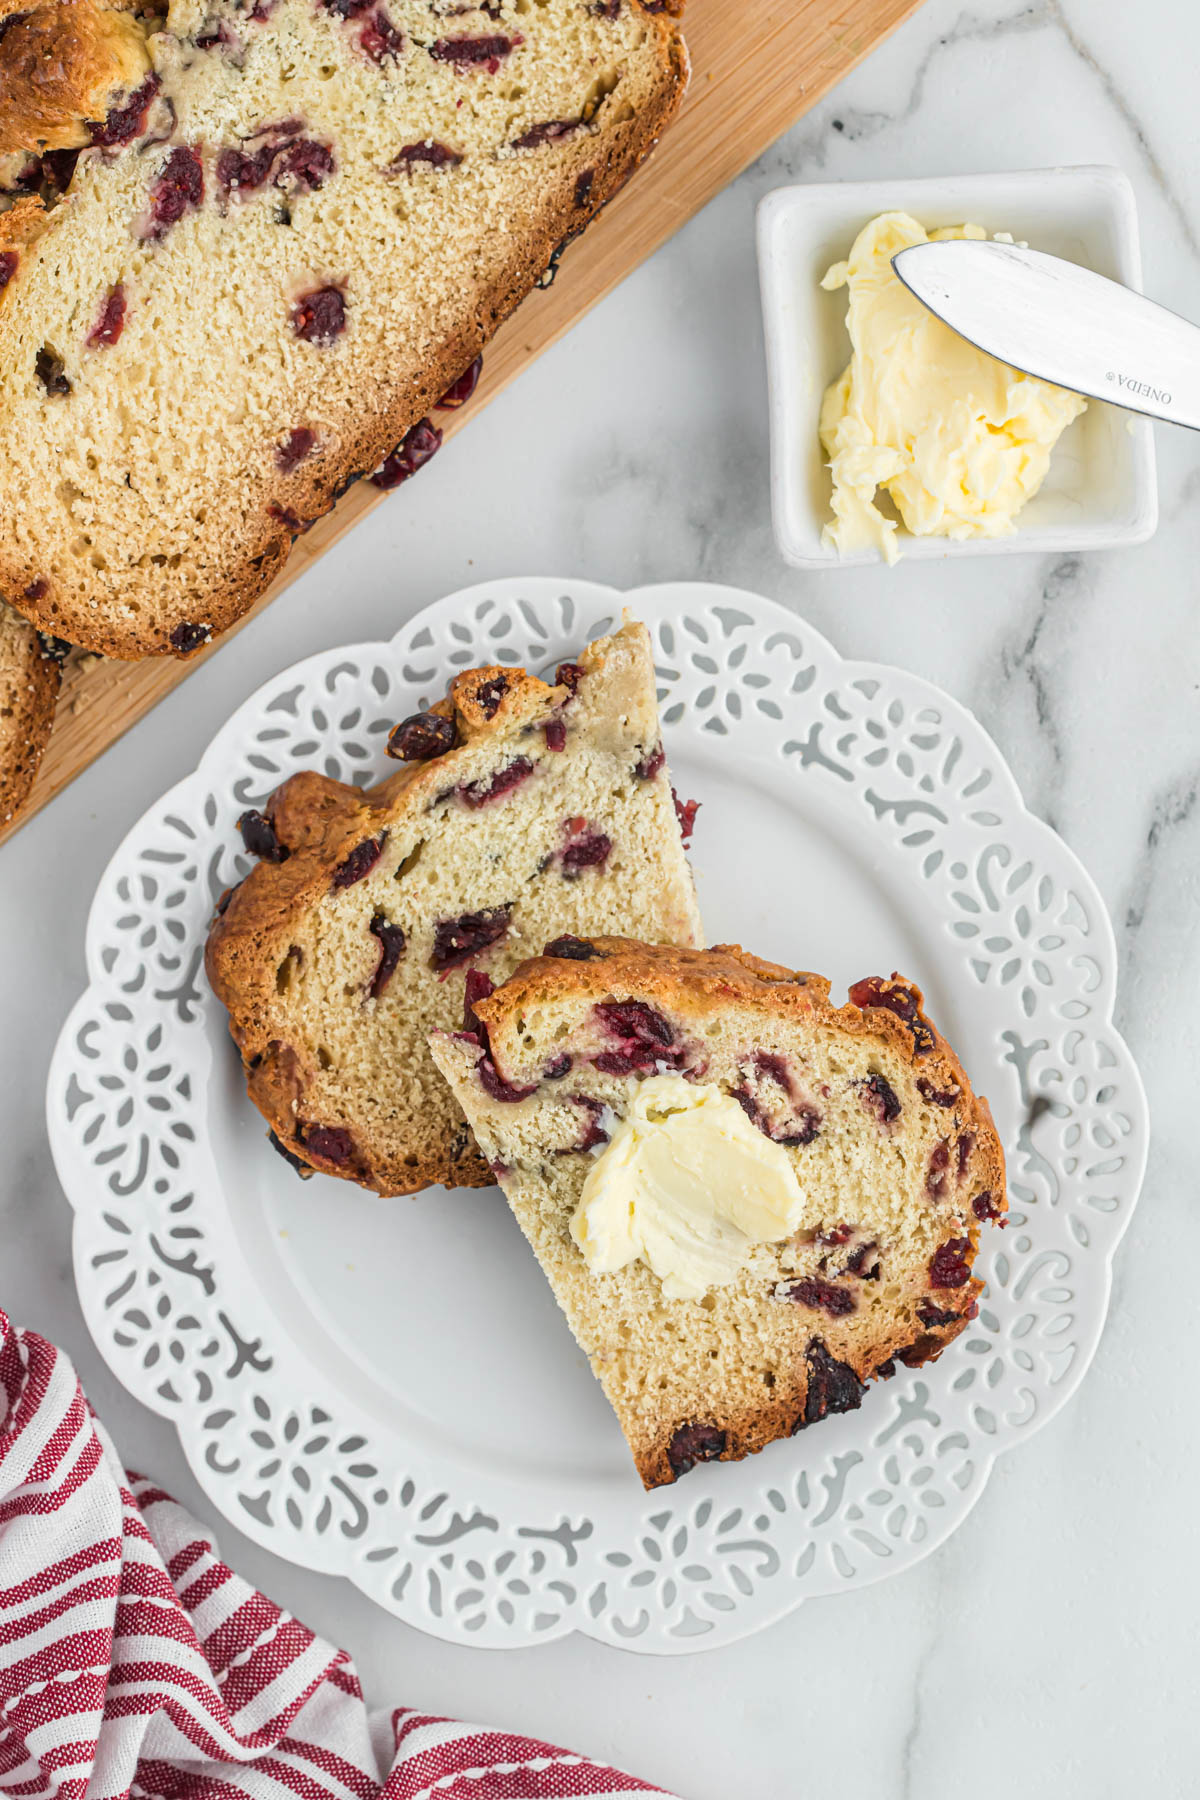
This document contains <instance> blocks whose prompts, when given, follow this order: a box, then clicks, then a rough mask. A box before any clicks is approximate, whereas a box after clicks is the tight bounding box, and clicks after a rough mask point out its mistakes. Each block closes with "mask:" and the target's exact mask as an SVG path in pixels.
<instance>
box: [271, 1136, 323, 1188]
mask: <svg viewBox="0 0 1200 1800" xmlns="http://www.w3.org/2000/svg"><path fill="white" fill-rule="evenodd" d="M267 1142H268V1144H270V1146H271V1148H272V1150H278V1152H279V1154H280V1156H282V1158H283V1160H284V1162H285V1163H290V1164H291V1166H292V1168H293V1169H295V1171H296V1173H297V1175H299V1177H300V1179H301V1181H307V1180H308V1179H309V1177H310V1176H311V1175H312V1174H313V1173H314V1171H313V1169H312V1168H311V1166H310V1165H309V1164H308V1163H306V1162H302V1161H301V1160H300V1158H299V1157H298V1156H297V1155H296V1152H295V1151H294V1150H289V1149H288V1146H287V1145H286V1144H285V1143H284V1141H283V1139H282V1138H281V1137H280V1136H279V1134H278V1132H275V1131H268V1133H267Z"/></svg>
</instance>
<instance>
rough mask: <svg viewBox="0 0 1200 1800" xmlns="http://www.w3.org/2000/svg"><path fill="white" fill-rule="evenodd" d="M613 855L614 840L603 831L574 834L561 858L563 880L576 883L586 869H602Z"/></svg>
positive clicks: (585, 831) (584, 831)
mask: <svg viewBox="0 0 1200 1800" xmlns="http://www.w3.org/2000/svg"><path fill="white" fill-rule="evenodd" d="M572 823H574V821H572ZM611 853H612V839H611V838H610V837H608V836H607V835H606V834H605V833H604V832H603V831H587V830H586V829H585V830H583V831H577V832H574V833H573V834H572V835H571V838H570V841H569V842H568V844H567V846H566V849H565V850H563V852H562V853H561V855H560V857H559V863H560V864H561V867H562V872H563V879H564V880H565V881H576V880H578V878H579V876H580V875H582V873H583V871H584V870H585V869H602V868H603V867H604V865H605V863H606V862H607V861H608V859H609V856H610V855H611Z"/></svg>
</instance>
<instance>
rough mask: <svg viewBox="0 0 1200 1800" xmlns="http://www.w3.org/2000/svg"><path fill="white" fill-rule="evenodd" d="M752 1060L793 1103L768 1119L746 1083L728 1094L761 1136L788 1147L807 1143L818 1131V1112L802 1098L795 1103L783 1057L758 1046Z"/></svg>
mask: <svg viewBox="0 0 1200 1800" xmlns="http://www.w3.org/2000/svg"><path fill="white" fill-rule="evenodd" d="M754 1063H755V1067H756V1068H757V1069H758V1071H759V1073H760V1074H761V1075H765V1076H767V1077H769V1079H770V1080H772V1081H774V1082H776V1083H777V1084H778V1085H779V1086H780V1087H781V1088H782V1089H783V1090H784V1092H785V1093H786V1094H787V1096H788V1098H789V1099H790V1100H791V1101H792V1102H793V1104H792V1106H791V1107H790V1109H789V1111H788V1113H787V1115H786V1116H785V1117H784V1118H782V1119H772V1117H771V1114H770V1112H769V1111H768V1110H767V1108H766V1107H765V1106H764V1105H763V1104H762V1101H761V1100H760V1099H759V1098H758V1097H757V1096H756V1095H755V1094H753V1093H751V1091H750V1089H749V1088H748V1087H735V1088H731V1089H730V1093H731V1095H732V1097H733V1098H734V1099H735V1100H736V1101H737V1103H738V1105H739V1106H740V1107H741V1109H742V1111H743V1112H744V1113H745V1115H746V1117H747V1118H748V1119H749V1120H750V1122H751V1123H752V1124H753V1125H756V1126H757V1127H758V1129H759V1131H761V1132H762V1134H763V1136H764V1137H769V1138H770V1139H771V1141H772V1142H773V1143H776V1144H783V1145H785V1146H786V1148H788V1149H789V1150H799V1149H803V1147H804V1146H805V1145H806V1144H811V1143H812V1142H813V1140H814V1138H816V1137H817V1136H819V1134H820V1130H821V1125H822V1123H823V1120H822V1115H821V1113H820V1112H819V1111H818V1110H817V1108H816V1107H815V1106H811V1105H808V1104H806V1103H804V1102H801V1103H800V1104H798V1105H797V1104H795V1100H796V1095H795V1088H794V1086H793V1083H792V1077H791V1071H790V1070H789V1068H788V1066H787V1063H786V1062H785V1060H784V1058H783V1057H782V1056H776V1055H773V1054H772V1053H771V1052H769V1051H766V1050H759V1051H757V1052H756V1053H755V1057H754Z"/></svg>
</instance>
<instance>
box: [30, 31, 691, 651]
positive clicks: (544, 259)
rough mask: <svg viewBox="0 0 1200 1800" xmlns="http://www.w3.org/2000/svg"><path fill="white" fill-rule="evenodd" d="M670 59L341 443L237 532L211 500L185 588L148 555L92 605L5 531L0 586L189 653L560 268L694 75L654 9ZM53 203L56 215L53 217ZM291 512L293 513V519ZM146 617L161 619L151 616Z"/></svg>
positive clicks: (101, 643)
mask: <svg viewBox="0 0 1200 1800" xmlns="http://www.w3.org/2000/svg"><path fill="white" fill-rule="evenodd" d="M653 26H654V29H655V30H656V31H657V32H658V33H659V35H660V37H661V40H662V45H663V51H664V59H665V62H666V65H667V67H668V68H669V70H670V77H669V80H667V81H666V82H664V84H663V86H662V88H661V90H660V91H659V93H658V95H657V97H656V103H655V104H652V105H648V106H646V107H645V108H643V109H642V111H641V112H640V113H639V114H638V115H637V116H636V118H635V119H634V120H633V121H632V128H631V130H630V131H629V132H628V134H623V135H622V136H621V138H620V139H619V140H618V139H608V140H606V139H605V138H604V137H603V136H602V135H601V136H600V137H599V138H598V139H597V140H596V155H595V157H594V159H593V160H592V161H591V164H590V166H591V169H592V179H591V183H590V187H589V190H588V193H587V197H586V199H585V200H584V201H582V202H581V200H580V197H579V191H578V188H577V185H576V171H575V169H574V167H571V168H569V169H568V170H567V171H566V172H565V173H564V178H563V180H562V182H561V183H560V186H559V188H558V191H557V196H556V201H555V203H554V204H553V205H551V206H548V207H547V208H546V210H545V213H544V215H543V216H542V217H541V218H540V219H539V220H538V221H537V223H536V224H535V225H534V226H532V227H531V228H530V229H529V230H528V231H527V232H526V233H525V234H524V235H523V237H522V239H521V241H520V244H519V246H518V254H517V257H516V260H515V262H514V264H513V265H512V266H511V267H510V268H509V270H507V271H506V273H505V275H504V277H503V278H502V279H501V280H498V281H497V282H496V283H495V284H494V285H493V286H492V288H491V289H490V291H488V292H486V293H485V294H484V295H483V296H482V298H481V299H480V300H479V301H478V303H477V304H475V305H474V306H473V308H472V311H471V314H470V316H469V317H464V318H463V320H462V321H461V322H460V324H459V325H458V327H457V328H456V329H455V331H454V332H453V333H452V334H451V335H450V336H449V337H448V338H447V340H446V341H445V342H444V343H443V344H442V346H441V347H440V349H439V350H438V351H437V353H436V354H434V355H433V356H432V357H430V358H429V359H428V360H427V362H426V363H425V365H424V366H423V367H422V368H421V369H420V370H419V371H414V372H413V375H412V378H411V379H409V380H407V381H404V382H402V383H400V384H399V385H398V386H397V388H396V390H395V391H394V392H393V394H392V395H391V396H390V397H387V396H384V397H383V398H382V399H381V400H380V401H379V403H378V404H379V410H378V411H377V412H374V413H372V412H371V411H370V410H369V409H368V408H367V407H365V406H363V405H361V404H358V403H357V402H356V403H355V404H353V405H352V406H351V405H348V406H347V410H346V413H345V416H344V418H343V419H342V420H340V421H339V422H338V425H337V438H338V444H337V449H336V452H332V453H330V454H329V455H328V456H324V455H323V456H318V457H314V458H312V459H310V460H309V461H307V462H305V463H303V464H301V465H300V466H299V467H298V468H297V469H296V470H295V471H294V472H293V473H292V474H291V475H286V476H284V475H278V474H276V473H275V472H272V473H271V475H270V476H268V477H264V478H263V480H262V482H261V494H260V496H259V498H260V502H261V503H260V504H259V505H257V506H256V508H255V510H254V512H253V513H252V514H251V515H248V516H247V519H246V523H245V527H244V529H241V530H238V531H234V532H230V531H229V529H228V525H227V514H226V512H225V509H224V508H222V507H218V506H214V507H212V508H211V509H210V511H211V513H212V515H213V517H214V518H219V519H222V520H225V521H226V523H225V524H223V525H222V527H221V528H220V529H214V533H213V538H212V556H211V563H210V564H209V565H208V567H206V568H205V569H204V571H203V572H202V574H201V575H199V576H198V577H196V578H194V579H192V580H191V581H190V582H189V584H188V587H187V590H186V592H185V593H182V594H181V593H180V592H179V582H178V579H177V578H175V579H173V578H172V576H171V573H170V571H164V572H163V573H162V574H159V572H158V571H157V570H156V569H155V568H153V567H139V568H138V569H137V570H136V572H134V571H131V572H130V578H129V592H130V593H131V594H132V593H134V592H135V591H136V593H137V594H138V595H139V596H143V595H144V596H147V597H148V599H149V604H148V605H146V606H143V607H142V609H141V613H140V615H139V616H137V617H130V616H128V615H127V614H126V613H124V611H123V610H121V611H118V609H117V608H113V609H111V610H110V611H108V612H107V613H106V610H105V606H104V604H103V600H102V599H97V598H96V596H95V595H94V594H93V595H89V601H88V604H87V605H86V606H77V605H76V604H75V603H74V601H73V600H72V599H71V597H70V596H67V595H64V594H62V593H59V592H57V591H56V588H55V584H54V583H53V581H52V580H47V579H46V572H45V571H44V570H43V569H41V568H37V567H35V566H34V565H33V562H32V561H31V560H30V558H29V555H28V553H27V552H21V551H19V550H18V549H17V547H16V545H15V544H13V543H12V542H11V540H10V542H9V543H7V544H6V543H4V542H0V592H4V593H6V594H8V595H9V596H10V597H12V598H13V599H14V602H15V604H17V605H18V606H19V607H20V609H21V610H22V611H23V612H24V613H25V614H26V616H27V617H28V618H30V619H32V620H33V621H34V622H35V623H36V624H38V625H40V626H41V627H42V628H43V629H44V630H46V631H50V632H54V633H56V634H57V635H59V636H62V637H65V638H67V639H69V641H70V642H72V643H75V644H79V645H81V646H83V647H84V648H86V649H88V650H93V651H96V652H98V653H100V654H102V655H105V656H111V657H115V658H118V659H122V660H133V661H137V660H140V659H141V658H143V657H146V656H167V655H175V656H187V655H188V654H190V653H191V650H192V649H195V648H197V647H199V645H200V644H202V643H206V642H208V641H209V640H210V639H211V638H214V637H217V636H219V635H220V633H221V632H223V631H225V630H226V629H228V627H229V626H230V625H232V624H233V623H234V622H235V621H236V620H237V619H239V618H241V617H242V616H243V614H244V613H245V612H247V611H248V609H249V608H250V607H251V606H252V605H253V604H254V602H255V601H256V600H257V599H258V597H259V596H260V595H261V594H262V593H263V592H264V591H265V590H266V589H267V588H268V587H269V586H270V584H271V582H272V581H273V580H274V578H275V576H276V575H277V574H278V573H279V571H280V570H281V569H282V567H283V565H284V563H285V562H286V561H287V558H288V555H289V553H290V551H291V546H292V543H293V542H294V540H295V538H296V537H297V536H298V535H300V533H301V532H303V531H305V530H307V529H308V528H309V527H310V526H311V525H312V524H313V523H314V522H315V521H316V520H317V519H318V518H320V517H322V516H323V515H324V514H325V513H327V512H329V511H330V510H331V508H332V507H333V506H334V505H335V504H336V502H337V500H338V499H339V498H340V497H341V496H342V494H343V493H345V491H346V489H347V488H348V487H349V486H350V485H351V484H352V483H353V482H354V481H356V480H357V479H359V478H360V477H363V476H366V475H369V474H371V473H372V472H373V471H374V470H376V469H378V467H379V466H380V464H381V463H382V462H383V461H384V459H385V458H386V457H387V456H388V455H389V454H390V453H391V451H392V450H394V449H395V448H396V446H397V445H398V444H400V443H401V442H402V441H403V439H404V438H405V436H406V435H407V433H408V432H409V430H410V429H411V428H412V427H413V426H414V425H415V424H417V423H418V422H419V421H420V420H421V419H423V418H424V417H426V415H428V414H429V413H430V411H431V410H432V409H433V408H435V407H436V404H437V402H438V400H439V399H440V398H441V396H442V395H443V394H444V393H445V392H446V390H447V389H448V388H449V387H450V386H451V385H452V384H453V382H455V381H456V380H457V379H458V377H459V376H460V375H461V374H462V373H463V371H464V370H465V369H466V368H468V367H469V366H470V365H471V363H472V362H473V361H474V360H475V358H476V356H478V355H479V354H480V352H481V351H482V350H483V348H484V346H485V345H486V344H487V343H488V341H489V340H490V339H491V337H492V336H493V334H494V333H495V331H496V330H497V328H498V327H499V326H500V325H501V324H502V323H503V322H504V320H505V319H507V318H508V317H509V316H510V314H511V313H512V312H514V311H515V309H516V307H517V306H518V305H519V304H520V303H521V301H522V300H524V299H525V298H526V297H527V295H528V294H529V293H530V292H531V291H532V289H533V288H534V287H535V286H536V285H537V284H538V282H539V281H540V280H541V279H542V278H543V276H544V275H545V273H546V271H547V269H548V268H553V266H554V264H555V263H556V261H557V259H558V256H559V255H560V254H561V252H562V250H563V249H564V248H565V247H566V245H567V244H569V243H570V242H571V241H572V240H573V239H574V238H576V237H578V236H579V235H580V234H581V233H582V232H583V231H584V229H585V228H586V227H587V226H588V225H589V224H590V223H591V221H592V220H593V219H594V218H595V216H596V214H597V213H598V212H600V211H601V209H602V208H603V207H604V206H605V205H606V204H607V203H608V202H609V201H610V200H611V199H613V198H614V196H615V195H616V194H617V193H618V192H619V191H620V189H621V188H622V187H623V186H624V185H625V183H626V182H627V181H628V180H629V179H630V178H631V177H632V175H633V174H634V173H635V172H636V170H637V169H638V168H639V167H640V165H641V164H642V163H643V162H644V161H645V159H646V157H647V156H648V155H649V154H650V152H651V151H652V150H653V149H654V147H655V145H656V144H657V142H658V139H659V137H660V136H661V134H662V132H663V131H664V130H665V129H666V127H667V126H668V125H669V124H670V123H671V121H672V119H673V118H674V117H675V115H676V113H677V112H678V110H679V106H680V104H681V102H682V99H683V94H684V90H685V88H686V85H687V79H688V73H689V68H688V59H687V51H686V48H685V46H684V43H683V39H682V37H681V36H680V35H679V33H678V30H677V28H676V27H675V26H674V24H673V23H672V22H671V21H670V20H669V19H668V18H667V17H665V16H663V17H655V18H654V19H653ZM54 218H55V215H54V214H51V215H50V222H51V224H52V223H53V221H54ZM291 521H295V523H292V522H291ZM148 617H153V618H154V623H153V624H152V625H148V624H147V623H146V620H147V618H148ZM184 627H189V628H194V629H192V630H189V631H188V632H187V633H186V636H185V642H186V643H187V645H188V646H189V647H188V648H181V647H180V644H179V643H178V642H176V643H172V641H171V638H172V633H174V632H180V631H181V630H182V628H184Z"/></svg>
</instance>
